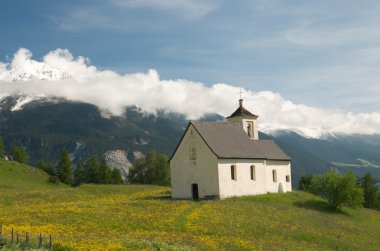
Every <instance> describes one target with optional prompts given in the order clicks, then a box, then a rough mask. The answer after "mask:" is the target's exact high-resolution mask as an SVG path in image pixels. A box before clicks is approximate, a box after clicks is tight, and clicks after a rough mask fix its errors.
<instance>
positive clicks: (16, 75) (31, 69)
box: [0, 59, 71, 82]
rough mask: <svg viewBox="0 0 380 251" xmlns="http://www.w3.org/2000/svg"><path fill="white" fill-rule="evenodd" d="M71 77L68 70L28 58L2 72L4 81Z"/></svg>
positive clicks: (0, 75)
mask: <svg viewBox="0 0 380 251" xmlns="http://www.w3.org/2000/svg"><path fill="white" fill-rule="evenodd" d="M67 78H71V76H70V75H69V74H67V73H66V72H64V71H62V70H60V69H58V68H55V67H52V66H49V65H47V64H45V63H41V62H37V61H35V60H31V59H29V60H26V61H25V63H24V64H22V65H18V66H15V67H12V68H11V69H10V70H8V71H6V72H3V73H1V74H0V80H4V81H9V82H11V81H28V80H33V79H38V80H61V79H67Z"/></svg>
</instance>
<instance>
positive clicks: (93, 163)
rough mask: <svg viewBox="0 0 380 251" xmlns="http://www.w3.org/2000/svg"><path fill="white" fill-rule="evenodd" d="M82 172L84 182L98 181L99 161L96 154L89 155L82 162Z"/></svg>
mask: <svg viewBox="0 0 380 251" xmlns="http://www.w3.org/2000/svg"><path fill="white" fill-rule="evenodd" d="M84 173H85V175H84V176H85V179H84V180H85V182H86V183H94V184H97V183H99V180H100V163H99V161H98V159H97V158H96V156H91V157H89V158H88V159H86V161H85V163H84Z"/></svg>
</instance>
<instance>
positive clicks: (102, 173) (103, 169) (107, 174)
mask: <svg viewBox="0 0 380 251" xmlns="http://www.w3.org/2000/svg"><path fill="white" fill-rule="evenodd" d="M111 173H112V171H111V169H110V168H109V167H108V166H107V163H106V161H105V160H103V161H102V163H101V164H100V167H99V180H98V182H97V183H100V184H109V183H111Z"/></svg>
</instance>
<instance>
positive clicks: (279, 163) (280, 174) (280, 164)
mask: <svg viewBox="0 0 380 251" xmlns="http://www.w3.org/2000/svg"><path fill="white" fill-rule="evenodd" d="M266 165H267V169H266V170H267V175H266V176H267V190H268V192H270V193H278V191H279V186H280V182H282V184H283V188H284V192H290V191H292V176H291V166H290V161H288V160H267V161H266ZM273 170H276V174H277V181H276V182H274V181H273ZM287 175H289V181H286V176H287Z"/></svg>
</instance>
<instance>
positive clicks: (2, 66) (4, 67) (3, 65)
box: [0, 62, 7, 74]
mask: <svg viewBox="0 0 380 251" xmlns="http://www.w3.org/2000/svg"><path fill="white" fill-rule="evenodd" d="M6 70H7V64H6V63H3V62H0V74H1V73H3V72H5V71H6Z"/></svg>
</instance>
